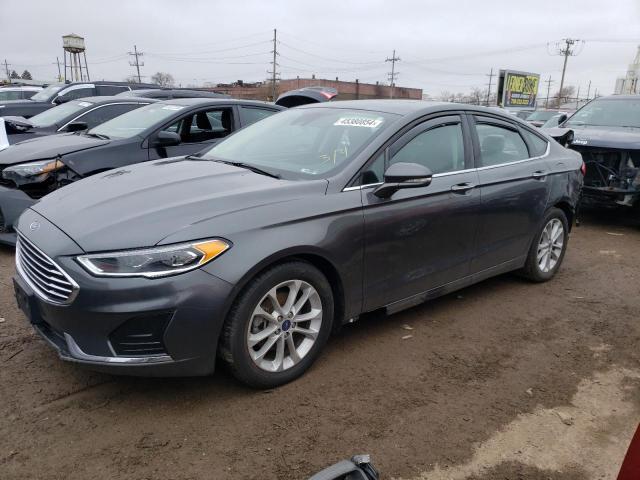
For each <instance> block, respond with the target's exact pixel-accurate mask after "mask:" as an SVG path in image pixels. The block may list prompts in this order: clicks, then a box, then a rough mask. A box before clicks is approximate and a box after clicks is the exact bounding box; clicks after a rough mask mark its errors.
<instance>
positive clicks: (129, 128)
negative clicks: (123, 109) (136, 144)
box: [87, 103, 185, 138]
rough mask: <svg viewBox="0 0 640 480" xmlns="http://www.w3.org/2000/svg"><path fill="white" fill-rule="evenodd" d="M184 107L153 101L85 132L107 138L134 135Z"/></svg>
mask: <svg viewBox="0 0 640 480" xmlns="http://www.w3.org/2000/svg"><path fill="white" fill-rule="evenodd" d="M184 108H185V107H183V106H181V105H166V104H162V103H154V104H151V105H147V106H145V107H141V108H138V109H136V110H132V111H130V112H127V113H125V114H123V115H120V116H118V117H116V118H114V119H112V120H109V121H107V122H104V123H103V124H102V125H98V126H97V127H95V128H92V129H91V130H89V132H87V133H88V134H89V135H91V134H93V135H100V136H106V137H109V138H131V137H135V136H136V135H138V134H139V133H141V132H144V131H145V130H147V129H148V128H151V127H153V126H155V125H156V124H158V123H160V122H162V121H163V120H164V119H167V118H169V117H171V116H173V115H174V114H175V113H176V112H179V111H180V110H182V109H184Z"/></svg>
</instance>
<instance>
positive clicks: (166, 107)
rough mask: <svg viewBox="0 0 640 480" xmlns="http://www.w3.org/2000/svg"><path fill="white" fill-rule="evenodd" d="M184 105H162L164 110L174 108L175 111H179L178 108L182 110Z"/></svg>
mask: <svg viewBox="0 0 640 480" xmlns="http://www.w3.org/2000/svg"><path fill="white" fill-rule="evenodd" d="M183 108H184V107H181V106H179V105H165V106H164V107H162V109H163V110H173V111H175V112H177V111H178V110H182V109H183Z"/></svg>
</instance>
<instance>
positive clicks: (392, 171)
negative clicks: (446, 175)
mask: <svg viewBox="0 0 640 480" xmlns="http://www.w3.org/2000/svg"><path fill="white" fill-rule="evenodd" d="M432 178H433V174H432V173H431V170H429V169H428V168H427V167H425V166H424V165H420V164H418V163H403V162H399V163H394V164H393V165H391V166H390V167H389V168H387V171H386V172H384V183H383V184H382V185H380V186H379V187H378V188H376V189H375V190H374V191H373V194H374V195H375V196H376V197H379V198H389V197H391V196H392V195H393V194H394V193H396V192H397V191H398V190H401V189H403V188H420V187H426V186H428V185H429V184H431V179H432Z"/></svg>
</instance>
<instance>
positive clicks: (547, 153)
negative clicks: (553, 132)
mask: <svg viewBox="0 0 640 480" xmlns="http://www.w3.org/2000/svg"><path fill="white" fill-rule="evenodd" d="M550 152H551V143H549V142H548V141H547V149H546V150H545V152H544V153H543V154H542V155H538V156H537V157H530V158H523V159H522V160H515V161H513V162H506V163H498V164H497V165H487V166H486V167H478V168H476V170H477V171H479V172H480V171H483V170H491V169H493V168H499V167H508V166H510V165H517V164H519V163H524V162H530V161H532V160H540V159H543V158H545V157H548V156H549V153H550Z"/></svg>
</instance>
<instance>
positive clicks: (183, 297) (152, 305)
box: [15, 100, 583, 388]
mask: <svg viewBox="0 0 640 480" xmlns="http://www.w3.org/2000/svg"><path fill="white" fill-rule="evenodd" d="M582 168H583V163H582V159H581V157H580V155H579V154H578V153H576V152H573V151H571V150H567V149H565V148H564V147H562V146H561V145H560V144H558V143H556V142H555V141H554V140H553V139H551V138H550V137H547V136H545V135H544V134H543V133H541V132H540V131H538V130H537V129H536V128H535V127H532V126H530V125H528V124H526V123H525V122H522V121H520V120H518V119H516V118H514V117H513V116H511V115H507V114H503V113H499V112H496V111H495V110H491V109H486V108H482V107H473V106H464V105H455V104H432V103H425V102H418V101H394V100H382V101H349V102H332V103H326V104H316V105H309V106H304V107H301V108H295V109H291V110H287V111H284V112H282V113H278V114H276V115H273V116H271V117H269V118H267V119H265V120H263V121H261V122H258V123H255V124H253V125H251V126H249V127H247V128H245V129H243V130H240V131H239V132H237V133H235V134H233V135H231V136H230V137H228V138H227V139H225V140H224V141H222V142H220V143H219V144H217V145H215V146H214V147H213V148H211V149H209V150H208V151H207V152H206V153H204V154H199V155H196V156H186V157H176V158H169V159H161V160H156V161H151V162H146V163H142V164H138V165H127V166H125V167H121V168H117V169H115V170H111V171H109V172H105V173H103V174H98V175H94V176H92V177H90V178H87V179H85V180H82V181H79V182H76V183H74V184H71V185H69V186H67V187H65V188H63V189H60V190H58V191H55V192H54V193H52V194H50V195H48V196H47V197H45V198H44V199H43V200H42V201H41V202H39V203H37V204H35V205H33V206H32V207H31V208H30V209H28V210H27V211H26V212H25V213H24V214H23V215H22V216H21V217H20V219H19V221H18V224H17V232H18V237H19V239H18V246H17V249H16V264H17V271H18V274H17V276H16V277H15V293H16V298H17V301H18V304H19V306H20V307H21V308H22V310H23V311H24V312H25V313H26V315H27V317H28V318H29V319H30V321H31V323H32V324H33V326H34V328H35V329H36V330H37V331H38V332H39V333H40V334H41V335H42V336H43V337H44V338H45V339H46V340H47V341H48V342H49V343H50V344H51V346H53V347H54V348H55V349H57V351H58V352H59V354H60V356H61V357H62V358H63V359H65V360H69V361H72V362H77V363H81V364H85V365H88V366H90V367H92V368H95V369H99V370H105V371H109V372H115V373H127V374H137V375H205V374H210V373H212V372H213V370H214V366H215V363H216V359H217V358H221V359H222V360H223V361H224V362H226V363H228V364H229V366H230V368H231V371H232V372H233V373H234V374H235V376H236V377H237V378H238V379H239V380H241V381H242V382H245V383H247V384H249V385H251V386H254V387H262V388H266V387H273V386H276V385H280V384H283V383H285V382H288V381H291V380H293V379H295V378H296V377H298V376H299V375H301V374H302V373H303V372H304V371H305V370H306V369H307V368H309V367H310V366H311V364H312V363H313V361H314V360H315V359H316V358H317V356H318V354H319V353H320V350H321V349H322V347H323V345H324V344H325V342H326V341H327V339H328V338H329V336H330V334H331V332H333V331H335V330H336V329H338V328H339V327H340V325H342V324H344V323H346V322H353V321H356V320H358V318H360V317H361V315H362V314H364V313H366V312H371V311H375V310H383V311H386V312H387V313H393V312H396V311H399V310H401V309H403V308H408V307H411V306H413V305H416V304H418V303H420V302H423V301H425V300H428V299H431V298H434V297H437V296H440V295H443V294H446V293H449V292H452V291H454V290H457V289H460V288H463V287H465V286H468V285H471V284H473V283H476V282H479V281H481V280H483V279H486V278H488V277H492V276H494V275H498V274H502V273H505V272H509V271H514V270H517V271H520V272H521V273H522V274H523V275H524V276H526V277H528V278H529V279H531V280H533V281H536V282H541V281H546V280H549V279H551V278H552V277H553V276H554V275H555V273H556V272H557V271H558V269H559V268H560V265H561V263H562V259H563V257H564V254H565V251H566V248H567V242H568V239H569V237H568V233H569V230H570V228H571V225H572V223H573V220H574V215H575V208H576V203H577V200H578V195H579V191H580V188H581V185H582V180H583V171H582Z"/></svg>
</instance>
